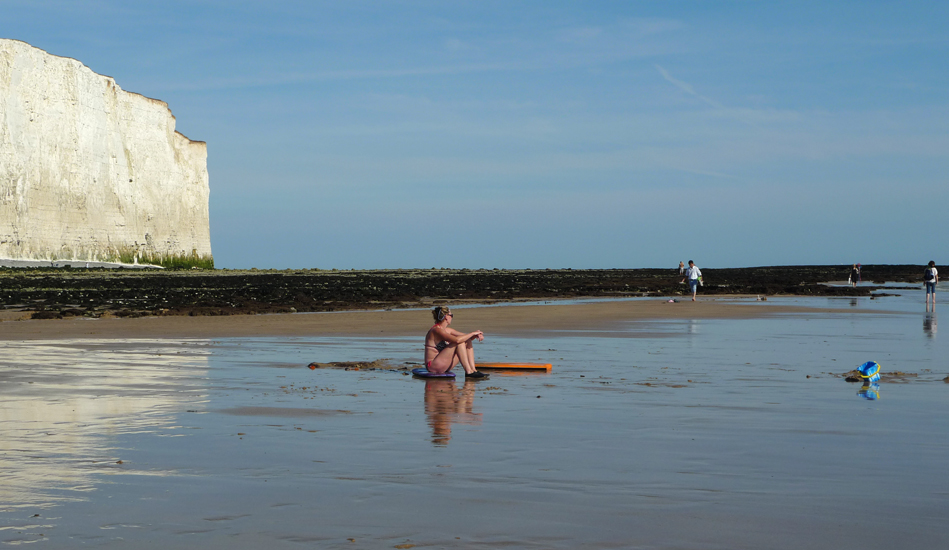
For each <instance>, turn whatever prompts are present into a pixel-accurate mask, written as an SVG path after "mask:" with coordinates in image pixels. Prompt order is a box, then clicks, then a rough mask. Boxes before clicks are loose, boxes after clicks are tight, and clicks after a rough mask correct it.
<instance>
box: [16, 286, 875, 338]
mask: <svg viewBox="0 0 949 550" xmlns="http://www.w3.org/2000/svg"><path fill="white" fill-rule="evenodd" d="M754 300H755V299H754V297H740V296H738V297H729V298H702V299H699V300H698V301H697V302H692V301H690V300H684V301H680V302H677V303H669V302H668V301H666V300H661V299H640V300H620V301H605V302H587V303H584V302H578V303H569V304H567V303H558V302H556V301H551V302H548V303H546V304H539V305H513V304H512V305H502V306H491V307H476V306H471V307H464V308H461V309H459V308H457V307H456V311H457V312H458V315H457V316H456V317H455V320H454V324H453V326H454V327H455V328H457V329H459V330H483V331H485V333H487V334H498V335H512V336H514V335H527V334H530V333H541V332H548V331H575V332H587V331H598V330H600V331H610V329H611V325H613V324H614V323H617V322H636V321H642V322H646V321H650V320H657V319H757V318H765V317H769V316H775V315H787V314H813V315H820V314H823V313H828V312H832V311H838V310H835V309H832V308H820V307H817V308H815V307H803V306H793V305H786V304H785V305H780V304H777V303H775V302H756V301H754ZM853 313H854V314H858V315H863V314H873V313H879V311H877V310H874V309H860V310H854V311H853ZM26 316H27V314H25V313H22V312H4V313H3V314H2V315H0V320H3V321H4V322H0V340H48V339H71V338H94V339H102V338H123V339H124V338H227V337H266V336H413V335H419V334H422V333H424V331H425V330H426V329H427V328H428V327H429V324H430V322H431V320H432V317H431V314H430V313H429V311H428V310H392V311H346V312H329V313H296V314H268V315H225V316H217V317H208V316H193V317H191V316H165V317H139V318H99V319H89V318H71V319H46V320H39V319H30V320H27V319H25V317H26Z"/></svg>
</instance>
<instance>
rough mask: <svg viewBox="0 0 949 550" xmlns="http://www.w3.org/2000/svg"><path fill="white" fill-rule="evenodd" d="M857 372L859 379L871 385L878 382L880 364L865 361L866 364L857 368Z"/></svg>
mask: <svg viewBox="0 0 949 550" xmlns="http://www.w3.org/2000/svg"><path fill="white" fill-rule="evenodd" d="M857 372H859V373H860V377H861V378H864V379H866V380H867V382H870V383H873V382H877V381H879V380H880V364H879V363H877V362H876V361H867V362H866V363H864V364H862V365H860V366H859V367H857Z"/></svg>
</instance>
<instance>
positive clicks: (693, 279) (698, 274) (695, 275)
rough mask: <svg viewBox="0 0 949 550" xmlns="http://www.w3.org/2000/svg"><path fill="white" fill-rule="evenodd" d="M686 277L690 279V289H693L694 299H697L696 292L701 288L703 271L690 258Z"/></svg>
mask: <svg viewBox="0 0 949 550" xmlns="http://www.w3.org/2000/svg"><path fill="white" fill-rule="evenodd" d="M685 274H686V277H688V279H689V290H691V291H692V301H693V302H694V301H695V293H696V292H697V291H698V289H699V283H701V282H702V271H701V270H700V269H699V268H698V266H697V265H695V262H693V261H692V260H689V269H686V270H685Z"/></svg>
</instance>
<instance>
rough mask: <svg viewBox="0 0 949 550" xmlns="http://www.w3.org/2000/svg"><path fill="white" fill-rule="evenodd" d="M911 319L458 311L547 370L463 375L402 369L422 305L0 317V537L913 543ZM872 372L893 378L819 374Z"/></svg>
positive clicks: (922, 425)
mask: <svg viewBox="0 0 949 550" xmlns="http://www.w3.org/2000/svg"><path fill="white" fill-rule="evenodd" d="M917 293H918V292H917ZM899 300H902V301H899ZM920 304H921V302H920V301H919V300H917V299H916V297H915V296H906V297H905V298H900V299H897V298H892V299H884V300H873V301H871V300H870V299H869V298H865V299H852V300H851V299H827V298H819V299H818V298H801V299H792V298H785V299H776V300H769V301H768V302H764V303H762V302H755V301H754V298H753V297H751V298H729V299H727V300H726V299H716V298H704V299H702V300H700V301H699V302H698V303H691V302H679V303H668V302H663V301H659V300H654V299H653V300H649V299H647V300H630V301H615V302H602V303H579V304H565V303H557V304H547V305H520V306H513V305H506V306H498V307H457V308H456V312H457V314H458V315H457V319H456V322H455V324H456V325H457V326H458V327H459V328H461V329H465V328H481V329H483V330H485V331H486V332H488V334H489V336H491V337H490V338H488V339H486V340H485V342H483V343H481V344H479V345H478V347H477V353H478V354H479V355H478V357H479V359H484V360H496V361H502V360H510V361H536V362H544V363H553V364H554V369H553V370H552V371H551V372H549V373H546V372H545V373H531V374H523V373H520V374H519V375H513V373H511V374H508V373H503V372H495V373H492V375H491V378H490V379H488V380H482V381H472V380H464V378H463V377H459V379H458V380H455V381H443V380H438V381H432V380H428V381H425V380H418V379H414V378H413V377H411V376H409V375H408V373H407V372H406V371H403V370H400V365H405V364H407V362H410V361H416V362H417V361H418V360H419V359H420V356H421V342H420V334H421V332H422V331H424V330H425V329H426V328H427V327H428V326H430V324H431V317H430V314H429V313H428V312H427V311H424V310H418V311H374V312H349V313H318V314H295V315H258V316H228V317H168V318H165V317H150V318H138V319H98V320H93V319H84V320H44V321H40V320H30V321H4V322H2V323H0V340H3V341H0V457H2V458H3V460H2V461H0V479H2V480H3V483H2V484H0V543H2V544H10V545H15V544H26V543H32V542H44V543H45V546H44V547H49V548H72V547H77V546H85V547H90V546H91V547H98V548H106V547H135V548H162V549H166V548H197V547H200V548H228V549H243V548H248V549H251V548H261V547H266V548H300V547H305V548H312V547H318V548H345V549H348V550H353V549H370V548H564V549H567V548H580V547H583V548H597V549H600V548H602V549H608V548H683V549H685V548H688V549H710V548H712V549H717V548H721V549H726V548H728V549H735V548H747V549H756V548H775V549H788V550H793V549H798V548H812V547H816V548H831V547H832V548H845V549H850V548H853V549H854V550H856V549H858V548H859V549H860V550H867V549H874V550H876V549H880V550H883V549H886V548H894V547H913V548H937V547H940V544H942V541H943V540H944V535H943V531H944V530H943V525H942V524H943V523H944V520H943V518H944V517H946V514H949V502H947V500H946V499H945V495H946V494H949V482H947V478H946V476H944V475H942V472H943V470H944V462H945V456H947V452H949V438H947V437H946V434H947V428H946V423H945V420H944V419H945V418H946V417H947V415H949V410H947V407H949V405H947V403H949V401H947V400H946V399H945V396H946V391H947V389H949V384H946V383H944V382H943V379H944V378H945V377H946V374H947V373H946V372H945V362H944V361H943V358H944V357H945V356H946V355H947V354H949V349H947V344H949V342H947V341H946V340H945V339H939V338H938V330H937V322H936V321H937V319H936V316H935V314H928V313H923V312H922V311H921V309H922V306H921V305H920ZM868 359H873V360H876V361H879V362H880V363H881V364H882V365H883V366H884V370H885V371H887V372H889V371H896V370H899V371H903V372H905V373H910V375H908V376H903V377H887V378H884V380H882V381H881V382H880V384H878V385H875V386H869V385H868V386H867V388H866V389H863V388H861V386H860V384H859V383H858V384H848V383H847V382H845V381H844V380H843V378H842V377H841V376H840V375H841V374H842V373H844V372H847V371H849V370H851V369H852V368H853V367H854V366H856V365H858V364H860V363H861V362H863V361H866V360H868ZM376 360H387V361H391V364H392V365H394V367H393V368H384V369H382V368H379V369H376V368H360V369H358V370H357V369H349V370H345V369H342V368H337V369H329V368H327V369H316V370H310V369H308V368H306V365H307V364H308V363H309V362H311V361H319V362H321V363H330V362H340V361H353V362H371V361H376ZM867 510H871V511H872V510H885V514H884V515H885V519H882V520H881V518H880V516H879V514H873V513H866V511H867Z"/></svg>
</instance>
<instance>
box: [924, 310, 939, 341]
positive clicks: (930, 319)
mask: <svg viewBox="0 0 949 550" xmlns="http://www.w3.org/2000/svg"><path fill="white" fill-rule="evenodd" d="M923 332H925V333H926V336H929V337H930V338H932V337H933V336H935V335H936V314H935V313H927V314H926V316H925V317H923Z"/></svg>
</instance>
